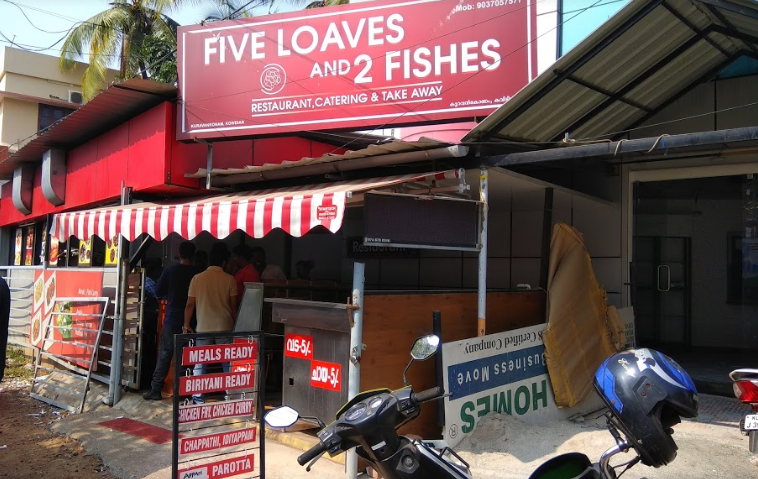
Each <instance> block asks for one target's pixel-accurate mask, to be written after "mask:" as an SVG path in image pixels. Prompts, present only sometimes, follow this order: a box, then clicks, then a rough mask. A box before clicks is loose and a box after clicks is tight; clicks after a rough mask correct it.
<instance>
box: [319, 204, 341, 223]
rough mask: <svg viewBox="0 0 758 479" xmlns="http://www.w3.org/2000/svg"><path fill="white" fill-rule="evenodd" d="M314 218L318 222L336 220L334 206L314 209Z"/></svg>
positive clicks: (335, 208)
mask: <svg viewBox="0 0 758 479" xmlns="http://www.w3.org/2000/svg"><path fill="white" fill-rule="evenodd" d="M316 217H317V218H318V220H319V221H326V220H336V219H337V207H336V206H334V205H329V206H319V207H317V208H316Z"/></svg>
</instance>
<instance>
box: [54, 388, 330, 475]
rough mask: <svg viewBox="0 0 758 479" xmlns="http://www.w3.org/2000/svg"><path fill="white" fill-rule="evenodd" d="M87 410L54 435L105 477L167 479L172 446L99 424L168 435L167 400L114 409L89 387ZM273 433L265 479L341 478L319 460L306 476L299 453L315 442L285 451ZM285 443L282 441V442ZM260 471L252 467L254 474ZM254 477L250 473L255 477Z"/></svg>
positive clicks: (128, 397) (296, 440)
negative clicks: (138, 424) (96, 462)
mask: <svg viewBox="0 0 758 479" xmlns="http://www.w3.org/2000/svg"><path fill="white" fill-rule="evenodd" d="M90 388H91V390H90V393H89V394H88V398H87V408H86V410H85V412H84V413H82V414H78V415H76V414H71V415H66V414H61V416H59V417H60V420H58V421H56V422H55V423H54V424H53V425H52V429H53V431H54V432H55V433H57V434H65V435H68V436H70V437H72V438H74V439H76V440H78V441H79V442H80V443H81V444H82V446H83V447H84V449H85V450H86V451H87V453H89V454H94V455H97V456H99V457H101V458H102V460H103V463H104V464H105V465H106V466H108V468H109V469H110V472H111V473H112V474H113V475H115V476H118V477H120V478H123V479H138V478H149V479H163V478H169V477H171V443H170V442H168V443H165V444H154V443H152V442H149V441H147V440H145V439H142V438H140V437H138V436H133V435H130V434H126V433H123V432H120V431H116V430H113V429H109V428H107V427H104V426H102V425H100V423H101V422H104V421H108V420H112V419H116V418H119V417H128V418H131V419H135V420H138V421H142V422H144V423H147V424H150V425H153V426H158V427H162V428H164V429H169V430H170V429H171V418H172V416H171V411H172V406H171V402H170V400H169V399H164V400H163V401H161V402H157V401H145V400H143V399H142V397H141V395H139V394H134V393H126V394H125V395H124V396H123V397H122V399H121V401H120V402H119V403H118V404H117V405H116V406H114V407H112V408H111V407H108V406H106V405H105V404H103V403H102V396H103V394H104V393H105V390H104V388H103V387H102V386H101V385H99V384H96V383H91V386H90ZM276 435H277V433H276V432H275V431H269V434H268V435H267V437H270V438H271V439H268V440H267V441H266V442H265V444H266V446H265V449H266V476H267V477H269V478H274V479H280V478H281V479H284V478H287V479H289V478H301V477H302V478H305V477H308V479H319V478H323V479H327V478H328V479H334V478H335V477H343V476H344V466H343V465H342V464H338V463H335V462H333V461H331V460H328V459H326V458H322V459H321V460H320V461H319V462H318V463H317V464H316V465H315V466H314V467H313V469H311V472H310V473H307V472H306V471H305V468H304V467H301V466H300V465H298V464H297V461H296V459H297V456H298V455H300V454H301V453H302V451H301V450H302V449H304V448H307V447H310V444H311V443H313V441H314V440H315V439H313V438H310V437H308V436H307V435H305V434H302V433H296V434H294V435H293V434H287V436H288V437H287V438H286V441H287V442H288V443H289V444H290V445H291V446H295V447H297V448H300V449H296V448H295V447H290V446H287V445H284V444H281V443H280V442H277V441H276V440H274V438H275V436H276ZM281 440H282V441H285V439H281ZM258 466H259V465H258V464H257V459H256V464H255V469H256V471H258V470H259V467H258ZM257 474H258V472H256V473H255V475H257Z"/></svg>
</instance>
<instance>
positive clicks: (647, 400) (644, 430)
mask: <svg viewBox="0 0 758 479" xmlns="http://www.w3.org/2000/svg"><path fill="white" fill-rule="evenodd" d="M594 384H595V389H596V390H597V392H598V393H599V394H600V397H601V398H603V401H604V402H605V404H606V405H607V406H608V408H609V409H610V411H611V413H612V416H613V419H612V421H613V423H614V424H615V425H616V426H617V427H618V428H619V429H620V430H621V431H622V432H623V433H624V434H625V435H626V436H627V439H628V440H629V443H630V445H631V446H633V447H634V448H635V450H636V451H637V453H638V454H639V455H640V459H641V460H642V463H643V464H645V465H648V466H652V467H660V466H665V465H666V464H668V463H670V462H671V461H673V460H674V459H675V458H676V450H677V447H676V443H675V442H674V439H673V438H672V437H671V434H672V433H673V430H672V429H671V427H672V426H674V425H676V424H678V423H679V422H680V421H681V417H696V416H697V408H698V396H697V390H696V389H695V384H694V383H693V382H692V379H690V377H689V375H688V374H687V372H686V371H685V370H684V369H682V367H681V366H679V365H678V364H677V363H676V361H674V360H673V359H671V358H670V357H668V356H666V355H665V354H662V353H660V352H658V351H655V350H652V349H632V350H627V351H622V352H619V353H616V354H613V355H612V356H610V357H609V358H608V359H606V360H605V362H604V363H603V364H601V365H600V367H599V368H598V370H597V372H596V373H595V381H594Z"/></svg>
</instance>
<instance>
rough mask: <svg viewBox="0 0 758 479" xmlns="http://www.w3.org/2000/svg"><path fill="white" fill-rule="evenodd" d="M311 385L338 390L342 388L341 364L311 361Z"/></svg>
mask: <svg viewBox="0 0 758 479" xmlns="http://www.w3.org/2000/svg"><path fill="white" fill-rule="evenodd" d="M311 386H312V387H315V388H321V389H328V390H330V391H337V392H339V391H340V389H341V388H342V366H340V365H339V364H335V363H325V362H323V361H313V362H311Z"/></svg>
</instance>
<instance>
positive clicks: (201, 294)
mask: <svg viewBox="0 0 758 479" xmlns="http://www.w3.org/2000/svg"><path fill="white" fill-rule="evenodd" d="M228 260H229V249H228V248H227V247H226V245H225V244H224V243H221V242H219V243H216V244H214V245H213V247H211V252H210V254H209V256H208V264H209V265H210V266H208V269H206V270H205V271H203V272H202V273H200V274H197V275H195V277H194V278H192V281H191V282H190V286H189V293H188V294H187V307H186V308H185V309H184V327H183V328H182V331H183V332H185V333H194V332H195V330H193V329H192V327H191V325H190V324H191V321H192V313H193V311H195V310H197V327H196V328H195V329H196V330H197V332H198V333H215V332H229V331H232V330H233V329H234V322H235V320H236V316H237V282H236V281H235V280H234V276H232V275H230V274H228V273H225V272H224V266H225V263H226V262H227V261H228ZM229 342H231V341H230V340H229V339H226V338H214V337H210V338H205V339H198V340H197V342H196V343H195V344H196V345H197V346H207V345H211V344H225V343H229ZM223 367H224V372H227V373H228V372H229V363H224V365H223ZM205 372H206V365H205V364H197V365H195V369H194V372H193V374H194V375H195V376H198V375H201V374H205ZM192 399H193V401H194V402H195V403H196V404H202V403H203V402H204V400H203V395H202V394H195V395H193V396H192Z"/></svg>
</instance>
